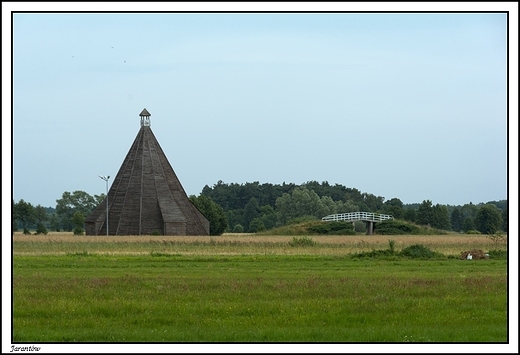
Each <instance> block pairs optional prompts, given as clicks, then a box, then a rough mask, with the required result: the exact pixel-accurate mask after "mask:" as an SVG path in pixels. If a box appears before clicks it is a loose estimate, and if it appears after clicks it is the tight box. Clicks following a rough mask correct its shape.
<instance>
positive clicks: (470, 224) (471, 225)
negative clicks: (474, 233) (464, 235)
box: [462, 217, 476, 232]
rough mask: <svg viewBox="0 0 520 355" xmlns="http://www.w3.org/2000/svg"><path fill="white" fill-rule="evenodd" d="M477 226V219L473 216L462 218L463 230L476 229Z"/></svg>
mask: <svg viewBox="0 0 520 355" xmlns="http://www.w3.org/2000/svg"><path fill="white" fill-rule="evenodd" d="M475 228H476V227H475V220H474V219H473V218H471V217H464V218H463V220H462V231H463V232H467V231H470V230H474V229H475Z"/></svg>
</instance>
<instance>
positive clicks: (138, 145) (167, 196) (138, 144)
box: [85, 109, 209, 235]
mask: <svg viewBox="0 0 520 355" xmlns="http://www.w3.org/2000/svg"><path fill="white" fill-rule="evenodd" d="M139 116H140V117H141V128H140V130H139V133H138V134H137V137H136V138H135V140H134V143H133V144H132V146H131V147H130V151H129V152H128V154H127V155H126V158H125V160H124V161H123V164H122V165H121V168H120V169H119V172H118V173H117V175H116V177H115V179H114V180H113V183H112V186H111V187H110V190H109V191H108V194H107V198H108V201H107V200H106V199H105V200H104V201H102V202H101V203H100V204H99V206H97V207H96V208H95V209H94V211H93V212H92V213H91V214H90V215H89V216H88V217H87V218H86V220H85V229H86V234H87V235H107V234H108V235H147V234H148V235H153V234H160V235H209V221H208V220H207V219H206V217H204V215H202V213H201V212H200V211H199V210H198V209H197V208H196V207H195V206H194V205H193V204H192V203H191V201H190V200H189V199H188V196H187V195H186V192H185V191H184V189H183V188H182V185H181V183H180V181H179V179H178V178H177V175H175V172H174V171H173V168H172V167H171V165H170V163H169V162H168V159H167V158H166V155H165V154H164V152H163V150H162V149H161V146H160V145H159V142H158V141H157V139H156V138H155V136H154V134H153V132H152V129H151V128H150V113H149V112H148V111H147V110H146V109H144V110H143V111H142V112H141V113H140V114H139ZM107 202H108V214H107ZM107 215H108V216H107ZM107 219H108V220H107ZM107 224H108V233H107Z"/></svg>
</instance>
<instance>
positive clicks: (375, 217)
mask: <svg viewBox="0 0 520 355" xmlns="http://www.w3.org/2000/svg"><path fill="white" fill-rule="evenodd" d="M387 219H394V217H393V216H390V215H388V214H381V213H371V212H349V213H338V214H331V215H328V216H325V217H323V218H322V219H321V220H322V221H369V222H382V221H386V220H387Z"/></svg>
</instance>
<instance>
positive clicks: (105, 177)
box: [99, 175, 110, 236]
mask: <svg viewBox="0 0 520 355" xmlns="http://www.w3.org/2000/svg"><path fill="white" fill-rule="evenodd" d="M99 177H100V178H101V179H103V180H105V182H106V191H107V196H106V200H107V236H108V179H110V176H101V175H99Z"/></svg>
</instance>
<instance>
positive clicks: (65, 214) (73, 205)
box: [56, 191, 102, 231]
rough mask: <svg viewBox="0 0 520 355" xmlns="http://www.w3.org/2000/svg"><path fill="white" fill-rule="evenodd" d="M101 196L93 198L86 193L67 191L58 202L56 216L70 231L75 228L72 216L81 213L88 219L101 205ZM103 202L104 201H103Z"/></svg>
mask: <svg viewBox="0 0 520 355" xmlns="http://www.w3.org/2000/svg"><path fill="white" fill-rule="evenodd" d="M100 199H101V196H95V197H94V196H91V195H89V194H88V193H86V192H85V191H74V192H72V193H70V192H68V191H65V192H64V193H63V195H62V198H61V199H59V200H56V214H57V216H58V218H59V219H60V222H61V225H62V227H63V229H64V230H66V231H70V230H72V228H73V227H74V224H73V223H72V220H71V218H72V216H73V215H74V213H75V212H80V213H81V214H82V215H83V217H85V218H86V217H87V216H88V215H89V214H90V213H91V212H92V210H94V208H96V206H97V205H98V204H99V203H98V201H99V200H100ZM101 200H102V199H101Z"/></svg>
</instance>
